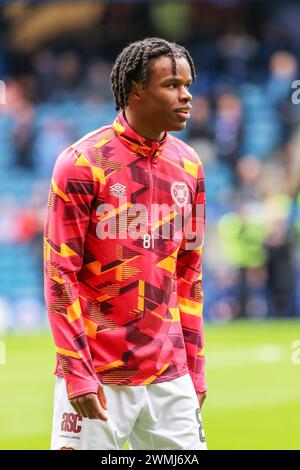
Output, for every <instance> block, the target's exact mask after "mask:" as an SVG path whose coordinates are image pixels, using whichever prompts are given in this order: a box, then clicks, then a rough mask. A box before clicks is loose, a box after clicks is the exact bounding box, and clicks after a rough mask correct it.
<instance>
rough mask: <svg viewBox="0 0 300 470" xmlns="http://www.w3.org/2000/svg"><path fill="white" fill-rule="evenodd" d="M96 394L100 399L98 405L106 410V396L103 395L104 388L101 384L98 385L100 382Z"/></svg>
mask: <svg viewBox="0 0 300 470" xmlns="http://www.w3.org/2000/svg"><path fill="white" fill-rule="evenodd" d="M97 395H98V399H99V401H100V405H101V406H102V408H104V409H105V410H107V401H106V396H105V393H104V389H103V387H102V385H100V384H99V387H98V393H97Z"/></svg>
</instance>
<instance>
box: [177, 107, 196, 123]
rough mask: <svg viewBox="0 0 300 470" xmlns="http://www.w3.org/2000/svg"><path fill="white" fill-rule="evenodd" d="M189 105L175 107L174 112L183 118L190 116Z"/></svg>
mask: <svg viewBox="0 0 300 470" xmlns="http://www.w3.org/2000/svg"><path fill="white" fill-rule="evenodd" d="M191 109H192V107H191V106H184V107H182V108H177V109H175V113H176V114H177V115H178V116H180V117H181V118H182V119H183V120H187V119H189V118H190V112H191Z"/></svg>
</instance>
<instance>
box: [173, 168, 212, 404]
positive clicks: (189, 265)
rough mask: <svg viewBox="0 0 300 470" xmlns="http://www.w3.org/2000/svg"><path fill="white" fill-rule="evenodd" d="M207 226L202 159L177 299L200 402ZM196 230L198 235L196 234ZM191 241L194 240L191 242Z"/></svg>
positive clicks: (179, 260)
mask: <svg viewBox="0 0 300 470" xmlns="http://www.w3.org/2000/svg"><path fill="white" fill-rule="evenodd" d="M204 228H205V188H204V173H203V167H202V164H201V162H200V160H199V167H198V175H197V187H196V194H195V200H194V203H193V206H192V213H191V217H190V223H189V224H188V227H187V224H185V230H184V237H183V240H182V243H181V246H180V249H179V252H178V258H177V299H178V304H179V311H180V320H181V325H182V331H183V337H184V342H185V349H186V354H187V363H188V368H189V373H190V375H191V378H192V381H193V384H194V387H195V390H196V393H197V395H198V399H199V405H200V406H201V405H202V402H203V401H204V398H205V392H206V383H205V357H204V333H203V317H202V308H203V289H202V246H203V237H204ZM193 233H196V236H194V237H193V235H192V234H193ZM191 240H192V242H191Z"/></svg>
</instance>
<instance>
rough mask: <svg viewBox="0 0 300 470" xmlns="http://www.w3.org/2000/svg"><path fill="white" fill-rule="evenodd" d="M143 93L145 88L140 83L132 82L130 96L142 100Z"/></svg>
mask: <svg viewBox="0 0 300 470" xmlns="http://www.w3.org/2000/svg"><path fill="white" fill-rule="evenodd" d="M142 92H143V87H142V85H141V84H140V83H139V82H135V81H134V80H133V81H132V88H131V91H130V94H131V95H133V96H134V97H135V98H138V99H139V98H141V95H142Z"/></svg>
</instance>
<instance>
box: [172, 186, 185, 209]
mask: <svg viewBox="0 0 300 470" xmlns="http://www.w3.org/2000/svg"><path fill="white" fill-rule="evenodd" d="M171 196H172V198H173V201H174V202H175V203H176V204H177V205H178V206H179V207H183V206H185V205H186V203H187V202H188V197H189V190H188V187H187V185H186V184H185V183H183V182H180V181H174V183H172V185H171Z"/></svg>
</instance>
